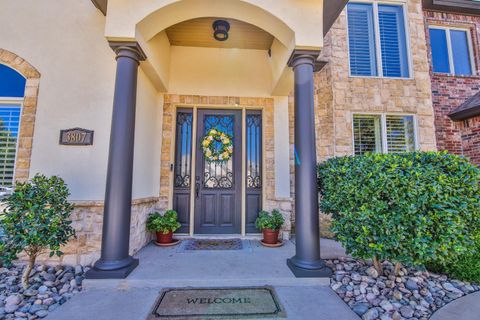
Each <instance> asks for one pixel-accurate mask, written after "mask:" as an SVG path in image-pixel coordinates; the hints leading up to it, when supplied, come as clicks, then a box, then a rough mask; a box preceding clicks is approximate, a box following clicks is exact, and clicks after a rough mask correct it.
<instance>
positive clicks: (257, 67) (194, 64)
mask: <svg viewBox="0 0 480 320" xmlns="http://www.w3.org/2000/svg"><path fill="white" fill-rule="evenodd" d="M170 50H171V61H170V82H169V90H168V92H169V93H172V94H186V95H188V94H194V95H205V96H216V95H224V96H239V97H267V96H270V93H271V91H272V76H271V71H270V65H269V62H268V61H269V57H268V54H267V52H266V51H265V50H245V49H241V50H240V49H222V48H197V47H178V46H172V47H171V48H170Z"/></svg>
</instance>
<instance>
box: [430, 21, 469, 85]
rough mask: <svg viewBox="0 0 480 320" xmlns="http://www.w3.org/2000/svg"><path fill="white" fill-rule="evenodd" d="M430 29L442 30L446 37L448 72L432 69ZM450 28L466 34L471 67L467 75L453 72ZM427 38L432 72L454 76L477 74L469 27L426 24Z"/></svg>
mask: <svg viewBox="0 0 480 320" xmlns="http://www.w3.org/2000/svg"><path fill="white" fill-rule="evenodd" d="M430 29H437V30H444V31H445V36H446V38H447V53H448V64H449V67H450V70H449V72H447V73H445V72H435V71H434V70H433V51H432V43H431V41H432V39H431V37H430ZM450 30H457V31H464V32H465V33H466V34H467V45H468V57H469V59H470V68H471V69H472V74H469V75H467V74H466V75H462V74H455V63H454V61H453V51H452V38H451V35H450ZM428 39H429V47H430V58H431V65H432V73H433V74H446V75H450V76H455V77H474V76H476V75H477V66H476V63H475V54H474V51H473V41H472V30H471V28H469V27H454V26H445V25H440V24H431V25H428Z"/></svg>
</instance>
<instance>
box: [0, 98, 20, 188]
mask: <svg viewBox="0 0 480 320" xmlns="http://www.w3.org/2000/svg"><path fill="white" fill-rule="evenodd" d="M19 127H20V106H19V105H13V104H0V189H1V190H0V193H3V192H5V190H6V189H10V188H11V187H12V186H13V182H14V181H13V179H14V171H15V158H16V153H17V141H18V131H19Z"/></svg>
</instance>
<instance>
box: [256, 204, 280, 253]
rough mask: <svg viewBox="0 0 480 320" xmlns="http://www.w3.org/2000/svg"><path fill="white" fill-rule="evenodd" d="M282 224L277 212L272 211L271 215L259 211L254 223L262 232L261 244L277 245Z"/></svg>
mask: <svg viewBox="0 0 480 320" xmlns="http://www.w3.org/2000/svg"><path fill="white" fill-rule="evenodd" d="M284 222H285V220H284V218H283V216H282V214H281V213H280V212H279V211H278V210H273V211H272V212H271V213H269V212H267V211H261V212H260V213H259V215H258V218H257V220H256V221H255V225H256V226H257V228H258V229H260V230H262V233H263V243H265V244H271V245H275V244H277V242H278V234H279V232H280V228H281V227H282V226H283V223H284Z"/></svg>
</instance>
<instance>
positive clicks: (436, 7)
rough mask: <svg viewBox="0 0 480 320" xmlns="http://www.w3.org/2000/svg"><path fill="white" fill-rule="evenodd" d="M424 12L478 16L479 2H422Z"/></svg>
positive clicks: (465, 0) (426, 0) (459, 0)
mask: <svg viewBox="0 0 480 320" xmlns="http://www.w3.org/2000/svg"><path fill="white" fill-rule="evenodd" d="M422 5H423V8H424V9H426V10H433V11H441V12H451V13H463V14H468V15H480V2H475V1H469V0H423V1H422Z"/></svg>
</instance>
